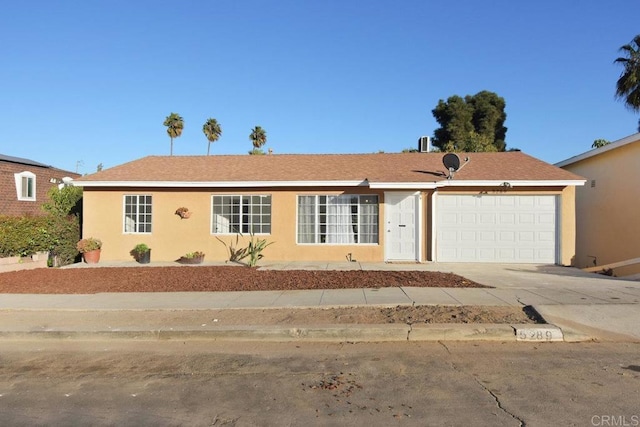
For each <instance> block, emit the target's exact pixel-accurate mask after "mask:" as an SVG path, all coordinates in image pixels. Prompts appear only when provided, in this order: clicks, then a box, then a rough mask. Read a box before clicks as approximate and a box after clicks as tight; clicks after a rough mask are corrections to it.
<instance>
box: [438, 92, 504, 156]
mask: <svg viewBox="0 0 640 427" xmlns="http://www.w3.org/2000/svg"><path fill="white" fill-rule="evenodd" d="M505 106H506V103H505V101H504V98H502V97H500V96H498V95H497V94H496V93H494V92H489V91H486V90H485V91H481V92H478V93H477V94H475V95H467V96H465V97H464V98H462V97H460V96H458V95H454V96H451V97H449V98H448V99H447V100H446V101H444V100H442V99H441V100H439V101H438V105H437V106H436V108H434V109H433V110H432V111H431V112H432V114H433V117H434V118H435V119H436V121H437V122H438V123H439V124H440V127H439V128H438V129H436V130H435V131H434V138H433V145H434V146H435V147H438V148H439V149H440V150H443V151H444V150H445V147H449V148H455V149H456V151H462V150H465V148H470V149H471V148H474V150H473V151H505V149H506V146H507V144H506V142H505V139H506V134H507V128H506V127H505V126H504V122H505V120H506V119H507V114H506V113H505V111H504V110H505ZM487 141H488V142H489V143H488V144H487Z"/></svg>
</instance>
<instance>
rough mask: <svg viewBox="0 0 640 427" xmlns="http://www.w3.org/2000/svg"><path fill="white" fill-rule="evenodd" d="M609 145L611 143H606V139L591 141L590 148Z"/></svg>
mask: <svg viewBox="0 0 640 427" xmlns="http://www.w3.org/2000/svg"><path fill="white" fill-rule="evenodd" d="M609 144H611V142H610V141H607V140H606V139H596V140H595V141H593V144H591V148H600V147H604V146H605V145H609Z"/></svg>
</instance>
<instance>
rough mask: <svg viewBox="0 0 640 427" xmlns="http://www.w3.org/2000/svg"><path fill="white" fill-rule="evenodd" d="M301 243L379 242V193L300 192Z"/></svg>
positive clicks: (299, 241)
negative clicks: (323, 194) (317, 193)
mask: <svg viewBox="0 0 640 427" xmlns="http://www.w3.org/2000/svg"><path fill="white" fill-rule="evenodd" d="M297 237H298V243H320V244H371V243H378V196H371V195H363V196H361V195H346V194H343V195H339V196H321V195H313V196H298V233H297Z"/></svg>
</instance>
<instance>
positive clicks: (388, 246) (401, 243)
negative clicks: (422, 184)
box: [384, 192, 420, 261]
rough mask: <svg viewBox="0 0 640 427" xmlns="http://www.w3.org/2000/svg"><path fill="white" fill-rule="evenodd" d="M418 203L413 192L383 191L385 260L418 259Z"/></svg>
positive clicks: (418, 197) (416, 195) (416, 196)
mask: <svg viewBox="0 0 640 427" xmlns="http://www.w3.org/2000/svg"><path fill="white" fill-rule="evenodd" d="M419 204H420V196H419V195H418V194H415V193H396V192H393V193H385V195H384V205H385V224H384V225H385V227H384V231H385V244H384V247H385V260H387V261H417V260H419V256H420V252H419V248H420V237H419V227H418V224H419V222H418V220H419V212H420V208H419Z"/></svg>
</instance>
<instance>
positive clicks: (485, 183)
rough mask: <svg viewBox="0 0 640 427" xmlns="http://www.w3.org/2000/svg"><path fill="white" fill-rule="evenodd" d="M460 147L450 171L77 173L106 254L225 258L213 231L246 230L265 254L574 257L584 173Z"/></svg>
mask: <svg viewBox="0 0 640 427" xmlns="http://www.w3.org/2000/svg"><path fill="white" fill-rule="evenodd" d="M466 157H468V158H469V162H467V163H464V159H465V158H466ZM460 158H461V159H463V166H462V167H461V168H460V170H459V171H458V172H457V173H455V176H454V177H453V179H447V175H448V171H447V170H446V169H445V167H444V166H443V163H442V159H443V154H442V153H398V154H382V153H381V154H335V155H323V154H317V155H297V154H291V155H265V156H249V155H237V156H185V157H179V156H163V157H158V156H151V157H145V158H142V159H139V160H136V161H132V162H130V163H126V164H123V165H120V166H116V167H113V168H110V169H106V170H104V171H101V172H98V173H95V174H92V175H88V176H83V177H82V178H80V179H78V180H75V181H74V184H75V185H79V186H82V187H83V189H84V192H83V194H84V198H83V206H84V215H83V218H84V223H83V235H84V236H94V237H97V238H100V239H102V241H103V243H104V244H103V248H102V259H104V260H131V256H130V255H129V251H130V250H131V249H132V248H133V247H134V246H135V245H136V244H137V243H146V244H147V245H149V246H150V247H151V248H152V250H153V252H152V259H153V260H154V261H161V260H164V261H168V260H175V259H177V258H179V257H180V256H181V255H183V254H185V253H187V252H193V251H203V252H205V253H206V259H207V260H218V261H224V260H226V259H227V258H228V253H227V250H226V248H225V246H224V245H223V244H222V243H221V242H220V241H219V240H218V239H220V240H222V241H224V242H225V243H227V244H229V243H230V242H234V241H235V237H236V233H238V232H241V233H242V234H243V239H244V240H243V239H241V244H242V242H243V241H245V242H246V238H248V235H249V233H251V232H252V233H254V234H255V235H257V236H259V238H265V239H267V240H268V241H269V242H275V243H274V244H273V245H270V246H269V247H268V248H267V249H265V251H264V256H265V259H267V260H269V261H316V260H317V261H345V260H347V259H352V260H357V261H365V262H382V261H398V262H402V261H408V262H416V261H418V262H423V261H439V262H445V261H446V262H511V263H558V264H571V263H572V261H573V257H574V254H575V212H574V204H575V200H574V195H575V186H576V185H582V184H583V183H584V180H583V179H582V178H581V177H579V176H577V175H574V174H572V173H569V172H567V171H564V170H562V169H559V168H557V167H555V166H552V165H550V164H547V163H544V162H542V161H540V160H537V159H535V158H533V157H530V156H527V155H525V154H523V153H520V152H507V153H468V154H460ZM181 207H186V208H188V210H189V212H191V213H192V215H191V216H190V217H189V218H188V219H181V218H180V217H179V216H178V215H176V214H175V212H176V210H177V209H178V208H181Z"/></svg>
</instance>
